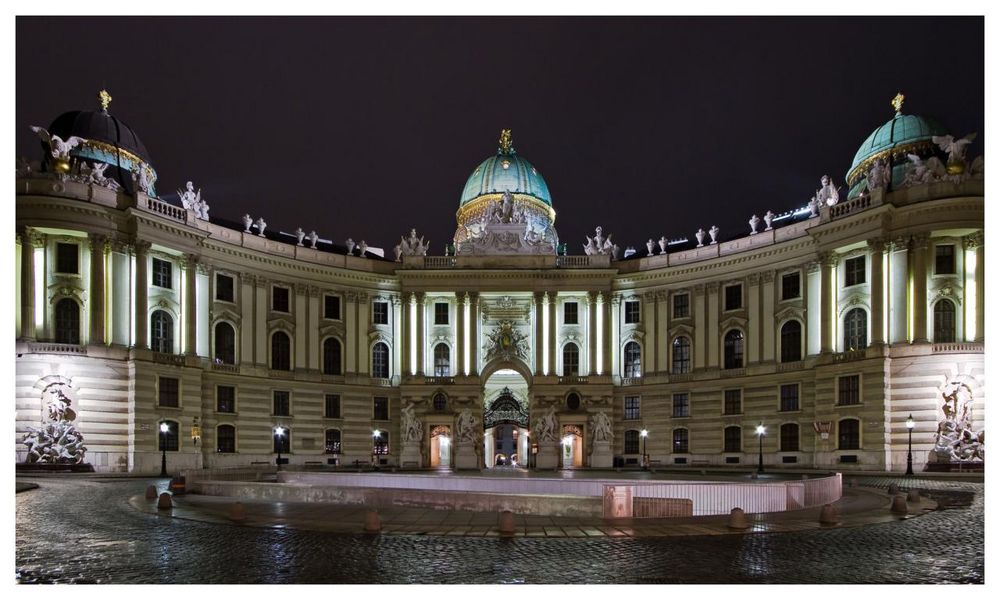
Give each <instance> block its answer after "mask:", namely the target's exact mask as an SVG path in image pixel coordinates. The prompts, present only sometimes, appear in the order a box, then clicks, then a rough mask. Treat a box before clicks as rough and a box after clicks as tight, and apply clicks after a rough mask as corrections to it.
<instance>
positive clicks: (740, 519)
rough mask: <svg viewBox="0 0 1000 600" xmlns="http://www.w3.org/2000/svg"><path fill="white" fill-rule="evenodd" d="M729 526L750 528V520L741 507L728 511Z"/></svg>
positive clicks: (731, 527)
mask: <svg viewBox="0 0 1000 600" xmlns="http://www.w3.org/2000/svg"><path fill="white" fill-rule="evenodd" d="M729 528H730V529H750V521H749V520H748V519H747V515H746V513H745V512H743V509H742V508H739V507H737V508H734V509H733V510H731V511H729Z"/></svg>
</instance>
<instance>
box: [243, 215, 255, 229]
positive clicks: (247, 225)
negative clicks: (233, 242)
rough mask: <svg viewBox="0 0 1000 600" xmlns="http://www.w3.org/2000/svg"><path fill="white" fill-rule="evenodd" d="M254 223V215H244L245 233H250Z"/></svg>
mask: <svg viewBox="0 0 1000 600" xmlns="http://www.w3.org/2000/svg"><path fill="white" fill-rule="evenodd" d="M251 225H253V217H251V216H250V215H248V214H247V215H243V233H250V226H251Z"/></svg>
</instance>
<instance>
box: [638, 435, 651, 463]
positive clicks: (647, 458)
mask: <svg viewBox="0 0 1000 600" xmlns="http://www.w3.org/2000/svg"><path fill="white" fill-rule="evenodd" d="M639 437H641V438H642V468H643V469H648V468H649V455H648V454H646V438H647V437H649V431H647V430H645V429H643V430H642V431H640V432H639Z"/></svg>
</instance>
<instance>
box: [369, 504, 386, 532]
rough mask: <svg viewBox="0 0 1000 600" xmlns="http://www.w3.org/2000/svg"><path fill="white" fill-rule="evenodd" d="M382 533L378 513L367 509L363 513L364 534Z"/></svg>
mask: <svg viewBox="0 0 1000 600" xmlns="http://www.w3.org/2000/svg"><path fill="white" fill-rule="evenodd" d="M381 531H382V521H381V520H379V518H378V511H377V510H372V509H369V510H368V512H366V513H365V533H379V532H381Z"/></svg>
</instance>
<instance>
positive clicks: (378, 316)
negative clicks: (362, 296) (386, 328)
mask: <svg viewBox="0 0 1000 600" xmlns="http://www.w3.org/2000/svg"><path fill="white" fill-rule="evenodd" d="M372 323H375V324H376V325H388V324H389V303H388V302H374V303H372Z"/></svg>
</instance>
